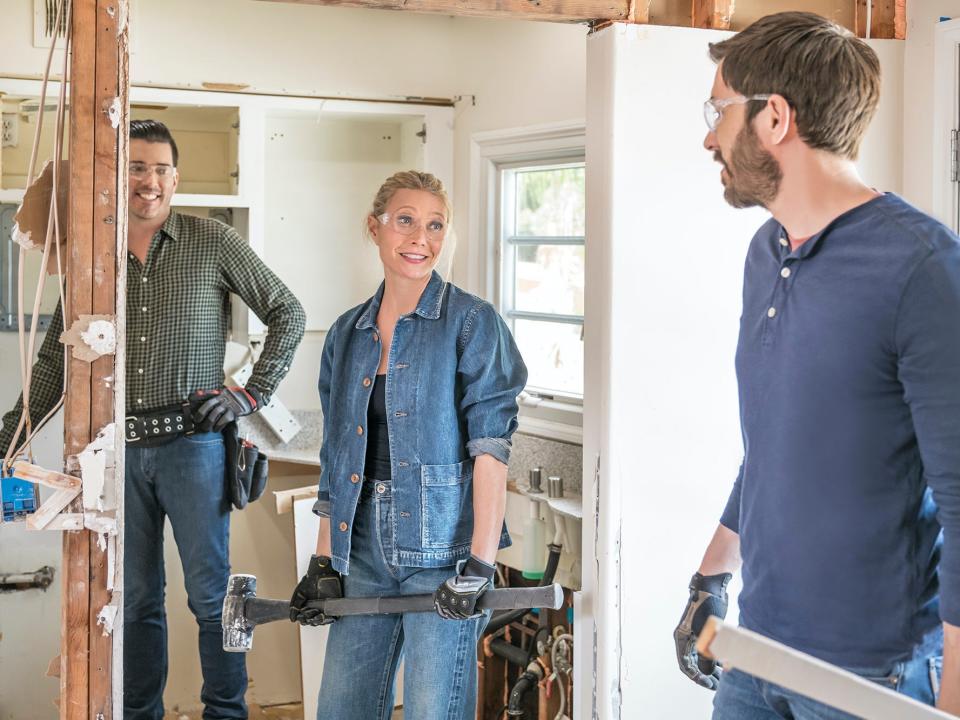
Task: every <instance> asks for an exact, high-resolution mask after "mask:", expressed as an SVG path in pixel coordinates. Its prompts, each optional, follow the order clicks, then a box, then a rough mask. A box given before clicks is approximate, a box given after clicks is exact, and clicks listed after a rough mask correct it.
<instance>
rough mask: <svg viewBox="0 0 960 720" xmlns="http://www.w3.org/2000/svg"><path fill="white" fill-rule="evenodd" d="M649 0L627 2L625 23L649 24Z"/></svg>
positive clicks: (630, 0)
mask: <svg viewBox="0 0 960 720" xmlns="http://www.w3.org/2000/svg"><path fill="white" fill-rule="evenodd" d="M650 2H651V0H629V3H628V4H627V22H630V23H637V24H640V25H646V24H648V23H649V22H650Z"/></svg>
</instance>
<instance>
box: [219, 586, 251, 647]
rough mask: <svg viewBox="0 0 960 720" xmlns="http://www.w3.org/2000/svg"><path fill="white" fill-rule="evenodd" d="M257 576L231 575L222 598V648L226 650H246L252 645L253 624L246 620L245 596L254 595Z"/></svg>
mask: <svg viewBox="0 0 960 720" xmlns="http://www.w3.org/2000/svg"><path fill="white" fill-rule="evenodd" d="M256 595H257V578H256V576H254V575H231V576H230V579H229V580H228V581H227V594H226V596H225V597H224V598H223V620H222V624H223V649H224V650H225V651H227V652H247V651H249V650H250V648H251V647H253V627H254V626H253V624H252V623H250V622H249V621H248V620H247V614H246V603H247V598H249V597H256Z"/></svg>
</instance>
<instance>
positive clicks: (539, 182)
mask: <svg viewBox="0 0 960 720" xmlns="http://www.w3.org/2000/svg"><path fill="white" fill-rule="evenodd" d="M499 186H500V212H499V219H500V232H499V236H500V242H499V253H500V261H501V262H500V282H499V290H500V311H501V312H502V314H503V316H504V317H505V318H506V320H507V323H508V324H509V325H510V328H511V330H512V331H513V335H514V338H515V339H516V342H517V345H518V347H519V348H520V352H521V353H522V355H523V358H524V360H525V362H526V364H527V369H528V370H529V373H530V376H529V380H528V381H527V392H528V393H529V394H530V395H532V396H535V397H540V398H543V399H546V400H554V401H561V402H573V403H580V402H582V398H583V284H584V254H585V230H584V215H585V198H584V189H585V172H584V163H583V160H582V158H571V159H569V160H568V161H566V162H558V161H557V160H556V159H551V160H550V161H549V162H547V163H539V164H536V163H530V162H526V163H524V164H522V165H519V164H518V165H516V166H510V165H500V166H499Z"/></svg>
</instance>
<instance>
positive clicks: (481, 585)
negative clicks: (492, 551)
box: [433, 555, 497, 620]
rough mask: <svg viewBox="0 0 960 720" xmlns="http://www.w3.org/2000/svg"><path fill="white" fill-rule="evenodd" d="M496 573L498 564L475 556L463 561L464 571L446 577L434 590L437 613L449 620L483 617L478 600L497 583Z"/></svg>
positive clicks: (434, 604)
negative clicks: (494, 580)
mask: <svg viewBox="0 0 960 720" xmlns="http://www.w3.org/2000/svg"><path fill="white" fill-rule="evenodd" d="M496 572H497V568H496V566H494V565H488V564H487V563H485V562H484V561H483V560H481V559H480V558H478V557H476V556H475V555H471V556H470V559H469V560H467V561H466V562H465V563H463V566H462V567H461V568H460V572H459V573H457V574H456V575H454V576H453V577H451V578H448V579H447V580H444V581H443V582H442V583H441V584H440V587H438V588H437V589H436V591H435V592H434V593H433V606H434V607H435V608H436V610H437V614H438V615H439V616H440V617H442V618H446V619H447V620H469V619H471V618H475V617H480V615H481V614H482V613H481V612H480V611H478V610H477V601H478V600H479V599H480V596H481V595H483V594H484V593H485V592H486V591H487V588H489V587H491V586H492V585H493V576H494V574H495V573H496Z"/></svg>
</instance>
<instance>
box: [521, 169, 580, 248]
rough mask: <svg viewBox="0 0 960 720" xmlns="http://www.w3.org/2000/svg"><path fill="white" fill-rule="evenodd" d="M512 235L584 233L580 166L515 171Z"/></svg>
mask: <svg viewBox="0 0 960 720" xmlns="http://www.w3.org/2000/svg"><path fill="white" fill-rule="evenodd" d="M516 180H517V198H516V200H517V204H516V228H515V234H516V235H537V236H540V237H557V236H582V235H583V234H584V205H585V203H584V188H585V185H584V172H583V166H580V167H571V168H555V169H552V170H521V171H518V172H517V175H516Z"/></svg>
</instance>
